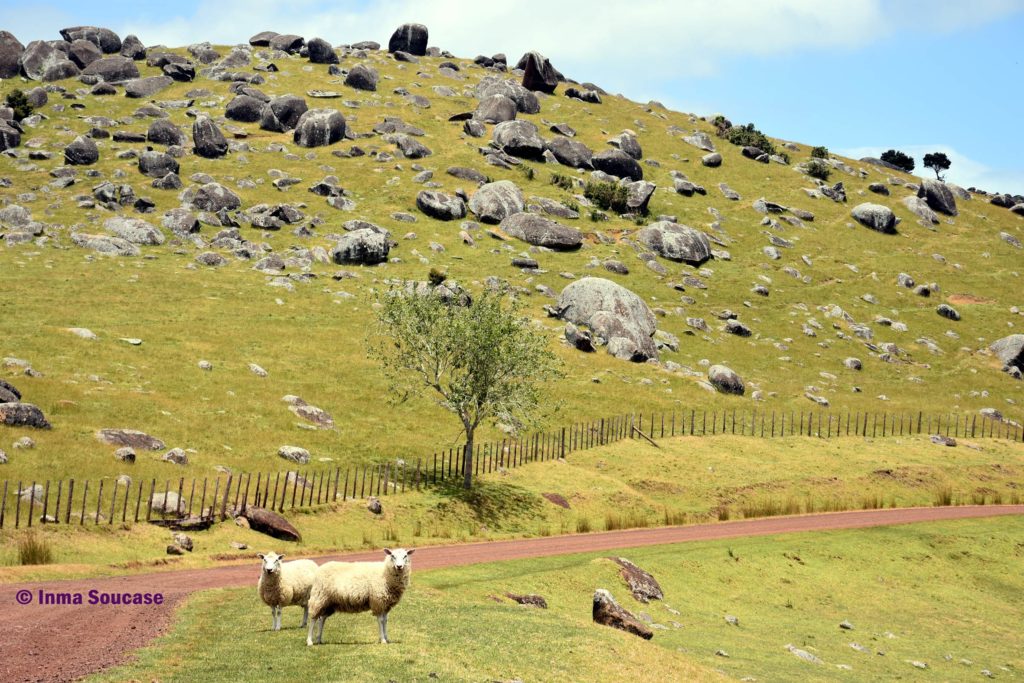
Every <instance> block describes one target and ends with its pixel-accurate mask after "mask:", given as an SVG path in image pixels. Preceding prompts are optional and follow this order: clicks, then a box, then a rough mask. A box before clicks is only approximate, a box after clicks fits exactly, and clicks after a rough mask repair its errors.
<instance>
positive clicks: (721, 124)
mask: <svg viewBox="0 0 1024 683" xmlns="http://www.w3.org/2000/svg"><path fill="white" fill-rule="evenodd" d="M711 125H712V126H714V127H715V131H716V132H717V133H718V136H719V137H723V136H724V135H725V132H726V131H728V130H729V129H730V128H732V121H730V120H729V119H727V118H725V117H724V116H722V115H721V114H718V115H717V116H715V118H713V119H711Z"/></svg>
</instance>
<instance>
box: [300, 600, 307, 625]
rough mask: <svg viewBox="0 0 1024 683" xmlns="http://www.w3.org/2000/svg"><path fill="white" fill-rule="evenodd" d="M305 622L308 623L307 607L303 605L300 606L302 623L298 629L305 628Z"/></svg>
mask: <svg viewBox="0 0 1024 683" xmlns="http://www.w3.org/2000/svg"><path fill="white" fill-rule="evenodd" d="M307 621H309V605H303V606H302V623H301V624H299V628H305V626H306V622H307Z"/></svg>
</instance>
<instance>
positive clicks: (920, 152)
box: [835, 144, 1024, 194]
mask: <svg viewBox="0 0 1024 683" xmlns="http://www.w3.org/2000/svg"><path fill="white" fill-rule="evenodd" d="M887 149H893V147H892V146H886V147H870V146H869V147H855V148H851V149H842V150H835V152H836V154H841V155H842V156H844V157H850V158H853V159H860V158H861V157H869V156H870V157H878V156H880V155H881V154H882V152H884V151H885V150H887ZM895 149H898V150H900V151H901V152H905V153H907V154H909V155H910V156H912V157H914V161H916V162H917V166H916V168H915V169H914V172H915V173H916V174H917V175H918V176H922V177H925V176H926V177H929V178H930V177H932V176H934V172H933V171H931V169H927V168H925V167H924V161H923V159H924V155H925V154H928V153H930V152H944V153H945V154H946V156H948V157H949V160H950V161H951V162H952V165H951V166H950V169H949V170H948V171H946V173H945V177H946V180H948V181H949V182H951V183H955V184H957V185H960V186H961V187H977V188H980V189H982V190H986V191H988V192H1009V193H1010V194H1024V171H1021V170H1019V169H1001V168H993V167H991V166H988V165H986V164H983V163H982V162H980V161H976V160H975V159H972V158H970V157H968V156H967V155H965V154H961V153H960V152H958V151H957V150H956V149H954V148H953V147H951V146H949V145H944V144H935V145H896V146H895Z"/></svg>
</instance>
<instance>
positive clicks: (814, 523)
mask: <svg viewBox="0 0 1024 683" xmlns="http://www.w3.org/2000/svg"><path fill="white" fill-rule="evenodd" d="M1020 514H1024V505H989V506H963V507H938V508H910V509H896V510H865V511H856V512H835V513H828V514H817V515H803V516H797V517H770V518H765V519H751V520H742V521H735V522H719V523H712V524H699V525H693V526H684V527H667V528H657V529H632V530H626V531H610V532H605V533H592V534H578V535H571V536H549V537H545V538H534V539H525V540H512V541H493V542H488V543H467V544H461V545H448V546H433V547H424V548H421V549H419V550H418V551H417V553H416V557H415V565H416V569H417V571H422V570H424V569H436V568H440V567H452V566H458V565H468V564H479V563H483V562H499V561H505V560H519V559H526V558H532V557H545V556H550V555H567V554H571V553H581V552H599V551H606V550H615V549H620V548H635V547H637V546H646V545H662V544H666V543H681V542H687V541H708V540H718V539H725V538H738V537H743V536H763V535H768V534H783V533H793V532H801V531H827V530H836V529H856V528H863V527H872V526H883V525H893V524H907V523H911V522H931V521H941V520H952V519H967V518H973V517H991V516H995V515H1020ZM268 545H272V543H271V544H268ZM380 557H381V553H380V551H374V552H361V553H349V554H345V555H334V556H329V557H324V558H318V559H323V560H374V559H378V558H380ZM258 577H259V566H258V564H257V563H256V562H253V563H252V564H250V565H246V566H237V565H233V566H229V567H217V568H212V569H195V570H182V571H170V572H155V573H149V574H135V575H132V576H123V577H114V578H102V579H81V580H73V581H47V582H39V583H22V584H8V585H2V586H0V681H5V682H6V683H15V682H21V681H47V682H50V681H72V680H75V679H77V678H80V677H82V676H85V675H87V674H90V673H93V672H96V671H100V670H102V669H105V668H107V667H110V666H113V665H116V664H118V663H120V662H122V661H124V660H125V659H126V658H127V657H129V656H130V655H131V653H132V651H133V650H135V649H137V648H140V647H142V646H144V645H146V644H147V643H148V642H149V641H150V640H152V639H153V638H154V637H156V636H157V635H159V634H161V633H162V632H163V631H164V630H166V629H167V628H168V627H169V625H170V624H171V620H172V617H173V614H174V609H175V607H176V606H177V605H179V604H180V603H181V601H182V600H183V599H184V598H186V597H187V596H189V595H190V594H191V593H193V592H195V591H201V590H205V589H209V588H224V587H232V586H247V585H251V586H255V584H256V579H257V578H258ZM41 591H42V592H43V593H47V594H56V593H67V594H79V595H81V596H82V599H83V602H84V603H85V604H81V605H54V604H50V605H41V604H39V602H40V600H39V599H40V595H41V593H40V592H41ZM90 591H98V592H102V593H124V592H128V593H137V592H138V593H151V594H153V593H160V594H162V595H163V598H164V601H163V603H162V604H160V605H153V604H150V605H129V606H121V605H118V606H113V605H95V604H88V600H89V592H90ZM19 596H20V599H19ZM26 596H28V597H30V598H31V602H30V603H29V604H25V605H22V604H19V602H21V601H24V600H25V597H26Z"/></svg>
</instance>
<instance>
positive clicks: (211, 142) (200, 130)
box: [192, 116, 228, 159]
mask: <svg viewBox="0 0 1024 683" xmlns="http://www.w3.org/2000/svg"><path fill="white" fill-rule="evenodd" d="M192 141H193V143H194V144H195V153H196V154H197V155H199V156H201V157H203V158H206V159H219V158H220V157H222V156H224V155H225V154H227V153H228V141H227V140H226V139H225V138H224V134H223V133H221V132H220V128H218V127H217V124H215V123H214V122H213V119H211V118H210V117H209V116H199V117H198V118H196V120H195V122H194V123H193V124H192Z"/></svg>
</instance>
